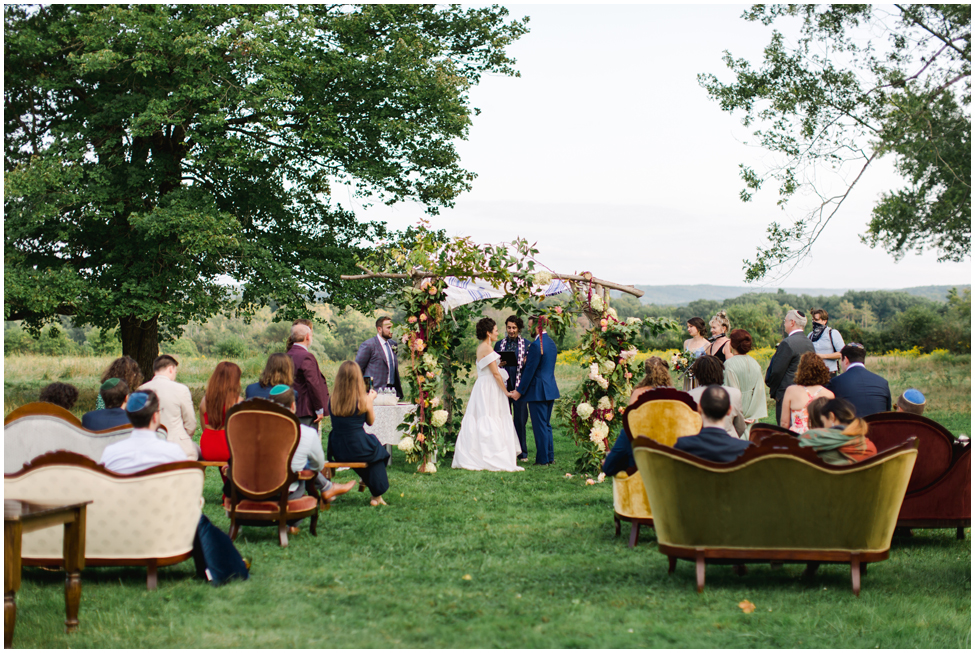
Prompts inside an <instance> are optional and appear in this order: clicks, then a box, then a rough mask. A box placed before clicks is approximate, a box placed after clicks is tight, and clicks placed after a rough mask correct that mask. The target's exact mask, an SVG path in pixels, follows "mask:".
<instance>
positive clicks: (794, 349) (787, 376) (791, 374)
mask: <svg viewBox="0 0 975 653" xmlns="http://www.w3.org/2000/svg"><path fill="white" fill-rule="evenodd" d="M782 326H783V328H784V330H785V338H784V339H783V340H782V342H780V343H779V344H778V345H776V347H775V353H774V354H773V355H772V360H771V361H769V364H768V369H767V370H765V385H767V386H768V389H769V394H770V395H771V396H772V397H774V398H775V423H776V424H781V423H782V397H783V396H785V389H786V388H788V387H789V386H790V385H792V384H793V383H794V381H795V378H796V369H798V367H799V359H800V358H802V355H803V354H805V353H806V352H807V351H809V352H814V353H815V351H816V350H815V348H814V347H813V344H812V343H811V342H810V341H809V338H807V337H806V336H805V334H803V332H802V329H803V327H805V326H806V314H805V313H803V312H802V311H797V310H795V309H793V310H791V311H789V312H788V313H786V314H785V320H783V321H782Z"/></svg>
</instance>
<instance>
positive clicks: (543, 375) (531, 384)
mask: <svg viewBox="0 0 975 653" xmlns="http://www.w3.org/2000/svg"><path fill="white" fill-rule="evenodd" d="M540 345H541V346H540ZM542 349H544V350H545V351H544V352H542V351H541V350H542ZM558 355H559V350H558V347H556V346H555V341H554V340H552V339H551V338H549V337H548V334H547V333H543V334H542V335H541V336H539V337H537V338H535V341H534V342H532V344H531V345H529V346H528V354H527V356H526V358H525V369H524V370H523V371H522V373H521V383H519V384H518V392H519V393H521V396H522V397H523V398H524V399H525V401H527V402H528V412H529V413H530V414H531V418H532V432H533V433H534V434H535V463H536V464H538V465H548V464H551V463H553V462H555V444H554V441H553V439H552V425H551V420H552V406H553V405H554V404H555V400H556V399H558V398H559V386H558V385H556V383H555V359H556V358H557V357H558Z"/></svg>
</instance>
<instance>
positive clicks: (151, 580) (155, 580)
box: [146, 560, 159, 591]
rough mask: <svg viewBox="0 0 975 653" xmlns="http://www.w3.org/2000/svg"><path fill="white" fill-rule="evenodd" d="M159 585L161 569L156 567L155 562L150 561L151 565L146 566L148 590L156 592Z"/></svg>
mask: <svg viewBox="0 0 975 653" xmlns="http://www.w3.org/2000/svg"><path fill="white" fill-rule="evenodd" d="M158 584H159V567H158V565H156V561H155V560H150V561H149V564H148V565H146V589H147V590H150V591H151V590H154V589H156V585H158Z"/></svg>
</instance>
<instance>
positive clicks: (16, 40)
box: [4, 5, 527, 365]
mask: <svg viewBox="0 0 975 653" xmlns="http://www.w3.org/2000/svg"><path fill="white" fill-rule="evenodd" d="M4 17H5V29H4V36H5V45H6V48H5V50H4V63H5V66H4V101H5V111H4V121H5V123H4V127H5V139H4V148H5V149H4V154H5V157H4V164H5V169H4V172H5V174H4V181H5V193H4V215H5V224H4V236H5V246H4V253H5V259H4V281H5V302H4V317H5V319H8V320H9V319H24V320H25V321H26V326H27V327H28V328H29V329H31V330H33V331H34V332H35V333H36V332H37V330H38V329H39V327H40V326H41V325H42V324H44V323H45V322H47V321H51V320H52V319H54V317H55V316H56V315H58V314H62V315H72V316H73V319H74V321H75V323H76V324H77V325H88V324H92V325H96V326H99V327H102V328H106V329H111V328H114V327H116V326H119V325H120V324H121V327H122V333H121V335H122V342H123V348H124V350H125V351H126V353H133V352H134V353H135V354H136V357H137V359H138V360H140V363H142V364H143V365H145V364H146V357H147V356H148V357H149V358H150V359H151V355H152V352H153V351H155V350H156V333H157V331H156V329H157V327H158V328H159V335H160V337H163V338H166V337H170V338H172V337H177V336H178V335H179V334H180V331H181V329H182V327H183V326H184V325H186V324H187V323H189V322H191V321H194V320H196V321H205V320H207V319H208V318H210V317H212V316H214V315H216V314H218V313H227V312H235V313H238V314H242V315H250V314H252V313H253V312H255V311H256V310H257V309H259V308H261V307H264V306H268V305H269V304H271V303H274V305H275V306H276V307H277V308H278V309H279V312H278V314H277V315H278V317H280V318H282V319H293V318H295V317H301V316H304V315H305V314H307V313H308V312H310V304H313V303H314V302H315V301H316V300H317V299H318V298H320V297H321V293H327V294H328V296H329V297H330V300H331V301H333V302H335V303H336V304H337V305H340V306H344V305H347V304H348V303H349V302H350V301H351V300H352V299H353V298H354V295H353V294H352V289H351V288H347V287H346V286H345V285H344V284H342V283H340V282H339V278H338V277H339V275H340V274H341V273H343V272H349V271H353V270H354V268H353V264H354V262H355V260H356V259H357V257H358V256H361V255H363V254H364V253H365V252H366V251H367V249H368V248H369V247H370V246H371V245H372V244H373V243H374V242H376V241H378V240H379V239H381V238H382V237H384V235H385V228H384V226H383V225H379V224H362V223H359V222H357V221H356V219H355V216H354V215H353V214H352V213H350V212H349V211H348V210H347V209H346V208H343V206H341V205H340V204H338V203H337V202H336V201H335V200H334V199H333V198H332V196H331V193H332V186H333V184H348V185H350V186H351V187H352V188H353V189H354V194H355V196H356V197H358V198H360V199H361V200H364V201H367V202H368V201H383V202H387V203H393V202H398V201H401V200H415V201H419V202H421V203H423V204H425V205H426V206H427V207H428V209H429V210H430V211H431V212H434V213H435V212H436V211H437V209H438V208H439V207H442V206H451V205H452V204H453V202H454V200H455V198H456V197H457V195H458V194H459V193H461V192H463V191H464V190H467V189H468V188H469V187H470V181H471V180H472V179H473V174H472V173H470V172H468V171H466V170H464V169H462V168H461V167H460V165H459V156H458V153H457V150H456V143H457V141H458V140H461V139H464V138H466V136H467V132H468V129H469V125H470V114H471V111H472V108H471V107H470V103H469V90H470V88H471V86H472V85H474V84H476V83H477V82H478V81H479V80H480V77H481V75H482V74H484V73H489V74H490V73H494V74H504V75H514V74H517V73H516V72H515V70H514V68H513V65H514V60H513V59H511V58H510V57H509V56H508V55H507V54H506V53H505V48H507V47H508V46H509V45H510V44H511V43H512V42H513V41H515V40H516V39H517V38H518V37H520V36H521V35H522V34H524V33H525V32H526V31H527V28H526V26H525V22H524V21H517V20H514V21H509V20H507V11H506V10H505V9H503V8H500V7H496V6H494V7H484V8H464V7H461V6H458V5H452V6H434V5H70V6H69V5H47V6H31V7H28V6H15V5H5V7H4ZM370 198H371V199H370ZM228 277H229V278H231V279H233V280H234V281H236V282H237V283H238V284H239V286H237V287H233V286H229V285H227V284H226V283H225V280H226V279H227V278H228ZM358 288H359V289H362V287H361V286H359V287H358ZM364 290H365V291H369V290H370V288H368V287H367V288H365V289H364ZM146 339H148V340H149V341H146ZM135 349H138V352H135Z"/></svg>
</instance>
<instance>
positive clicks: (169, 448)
mask: <svg viewBox="0 0 975 653" xmlns="http://www.w3.org/2000/svg"><path fill="white" fill-rule="evenodd" d="M125 414H126V415H127V416H128V418H129V421H130V422H132V426H133V429H132V435H131V436H129V437H128V438H126V439H125V440H120V441H118V442H116V443H115V444H110V445H108V446H107V447H105V450H104V451H103V452H102V458H101V460H100V461H99V463H100V464H102V465H104V466H105V469H107V470H108V471H110V472H115V473H116V474H135V473H136V472H141V471H142V470H144V469H149V468H150V467H155V466H156V465H163V464H165V463H177V462H181V461H184V460H186V454H185V453H183V449H182V448H181V447H180V446H179V445H178V444H174V443H172V442H168V441H167V440H166V439H165V438H164V437H160V436H159V434H158V433H156V429H157V428H159V420H160V414H159V398H158V397H157V396H156V393H155V392H153V391H152V390H139V391H136V392H133V393H132V394H130V395H129V399H128V401H127V402H126V406H125Z"/></svg>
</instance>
